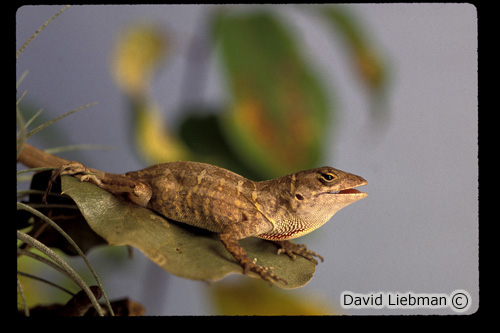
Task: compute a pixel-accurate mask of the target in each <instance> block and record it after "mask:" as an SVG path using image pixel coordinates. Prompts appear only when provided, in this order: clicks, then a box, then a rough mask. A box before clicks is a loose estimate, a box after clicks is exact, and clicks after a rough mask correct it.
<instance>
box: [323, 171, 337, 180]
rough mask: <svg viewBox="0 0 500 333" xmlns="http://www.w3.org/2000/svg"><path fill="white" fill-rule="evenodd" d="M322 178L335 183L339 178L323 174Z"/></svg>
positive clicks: (331, 174) (330, 174)
mask: <svg viewBox="0 0 500 333" xmlns="http://www.w3.org/2000/svg"><path fill="white" fill-rule="evenodd" d="M321 177H322V178H323V179H322V180H325V181H327V182H331V181H334V180H335V179H336V178H337V176H335V175H334V174H333V173H322V174H321Z"/></svg>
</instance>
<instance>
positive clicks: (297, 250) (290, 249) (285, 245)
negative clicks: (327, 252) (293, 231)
mask: <svg viewBox="0 0 500 333" xmlns="http://www.w3.org/2000/svg"><path fill="white" fill-rule="evenodd" d="M275 243H277V244H278V245H279V246H281V248H280V249H279V250H278V255H279V254H282V253H286V254H287V255H288V256H289V257H290V258H292V259H293V260H295V259H296V256H295V255H296V254H297V255H299V256H301V257H304V258H306V259H309V260H311V261H313V262H314V263H315V264H316V265H317V264H318V261H317V260H316V259H315V258H314V257H318V258H319V259H320V260H321V261H322V262H323V257H322V256H320V255H319V254H317V253H316V252H313V251H311V250H309V249H307V248H306V246H305V245H302V244H295V243H292V242H289V241H277V242H275Z"/></svg>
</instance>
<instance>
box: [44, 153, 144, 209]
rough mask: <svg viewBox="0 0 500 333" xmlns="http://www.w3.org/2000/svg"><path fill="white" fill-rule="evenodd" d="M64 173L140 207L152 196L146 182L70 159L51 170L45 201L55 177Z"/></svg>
mask: <svg viewBox="0 0 500 333" xmlns="http://www.w3.org/2000/svg"><path fill="white" fill-rule="evenodd" d="M64 175H71V176H74V177H77V178H79V179H80V180H81V181H82V182H83V181H87V182H90V183H93V184H95V185H97V186H99V187H100V188H102V189H104V190H106V191H108V192H110V193H112V194H115V195H125V196H126V197H127V198H128V199H129V200H130V201H132V202H133V203H135V204H137V205H140V206H142V207H147V205H148V202H149V200H150V199H151V196H152V189H151V186H150V185H148V184H145V183H143V182H140V181H137V180H134V179H131V178H128V177H125V176H122V175H116V174H112V173H106V172H102V171H99V170H94V169H90V168H87V167H86V166H84V165H83V164H81V163H80V162H76V161H72V162H69V163H67V164H64V165H62V166H61V167H59V168H57V169H55V170H54V171H53V172H52V176H51V178H50V181H49V185H48V187H47V191H46V192H45V195H44V201H46V200H45V199H46V196H47V194H48V193H49V192H50V189H51V187H52V183H53V182H54V181H55V180H56V179H57V177H59V176H64Z"/></svg>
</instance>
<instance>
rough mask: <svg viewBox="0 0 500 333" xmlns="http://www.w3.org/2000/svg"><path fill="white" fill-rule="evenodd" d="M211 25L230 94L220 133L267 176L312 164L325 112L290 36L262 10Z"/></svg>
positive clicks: (225, 16)
mask: <svg viewBox="0 0 500 333" xmlns="http://www.w3.org/2000/svg"><path fill="white" fill-rule="evenodd" d="M214 27H215V29H214V31H215V38H216V40H217V41H218V42H219V44H220V55H221V58H222V61H223V65H224V66H225V70H226V74H227V75H226V77H227V81H228V86H229V89H230V92H231V95H232V101H231V104H230V107H229V108H228V109H227V111H226V113H225V114H224V122H223V125H224V126H223V129H224V131H225V134H226V135H227V137H228V141H229V142H230V143H231V144H232V145H233V148H234V150H235V152H236V153H237V154H239V155H240V157H241V158H242V159H243V160H244V161H245V162H247V163H248V164H249V165H250V166H252V167H253V169H255V170H258V171H261V172H262V171H263V170H266V171H267V173H266V174H265V175H264V177H268V178H274V177H278V176H281V175H283V174H286V173H291V172H296V171H297V170H303V169H308V168H312V167H315V166H317V163H318V161H319V159H320V155H321V150H322V144H323V141H324V134H325V129H326V126H327V123H328V118H329V113H330V111H331V110H330V108H329V105H328V101H327V98H326V94H325V92H324V91H323V89H322V86H321V85H320V82H319V80H318V78H317V77H316V76H315V75H314V73H313V71H311V69H310V68H309V66H308V64H307V63H306V62H305V61H304V59H303V58H302V56H301V54H300V52H299V50H298V47H297V45H296V43H295V41H294V40H293V38H292V37H291V34H290V32H289V31H288V30H287V28H286V27H285V26H284V25H283V24H282V23H281V22H280V21H279V20H278V18H277V17H275V16H274V15H272V14H271V13H266V12H257V13H250V14H241V13H240V14H239V15H230V14H221V15H219V16H218V17H217V19H216V20H215V25H214Z"/></svg>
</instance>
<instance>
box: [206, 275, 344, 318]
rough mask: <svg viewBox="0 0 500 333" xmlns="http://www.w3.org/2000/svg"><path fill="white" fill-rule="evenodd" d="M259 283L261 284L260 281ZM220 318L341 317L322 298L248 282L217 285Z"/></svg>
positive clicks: (213, 289)
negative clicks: (244, 316)
mask: <svg viewBox="0 0 500 333" xmlns="http://www.w3.org/2000/svg"><path fill="white" fill-rule="evenodd" d="M257 282H258V281H257ZM211 292H212V294H213V297H212V299H213V300H214V303H215V306H216V308H217V311H218V314H221V315H233V316H237V315H261V316H262V315H264V316H265V315H270V316H282V315H289V316H294V315H295V316H300V315H304V316H314V315H335V314H339V313H338V312H337V311H336V310H335V309H334V308H333V307H332V306H331V305H330V304H328V303H327V302H326V301H325V300H322V299H320V298H319V297H315V296H310V295H306V294H304V293H303V292H299V291H290V290H286V291H284V290H280V289H278V288H271V287H269V285H267V284H264V283H256V281H253V280H249V279H247V280H245V281H242V282H241V283H217V284H216V285H214V286H213V287H212V288H211Z"/></svg>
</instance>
